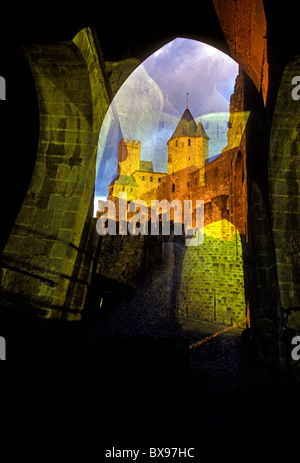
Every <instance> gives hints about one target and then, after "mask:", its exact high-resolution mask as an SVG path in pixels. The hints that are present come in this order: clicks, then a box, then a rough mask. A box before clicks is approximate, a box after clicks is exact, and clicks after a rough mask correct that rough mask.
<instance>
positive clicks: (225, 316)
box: [98, 82, 247, 325]
mask: <svg viewBox="0 0 300 463" xmlns="http://www.w3.org/2000/svg"><path fill="white" fill-rule="evenodd" d="M240 84H241V83H240V82H239V85H240ZM246 122H247V115H245V114H244V113H243V112H241V111H235V108H234V107H233V105H232V106H231V113H230V124H229V129H228V146H227V147H226V148H225V149H224V150H223V152H222V154H220V156H218V157H217V158H216V159H214V160H213V161H211V162H208V159H209V151H208V149H209V148H208V146H209V145H208V141H209V138H208V136H207V134H206V132H205V130H204V128H203V125H202V123H201V119H200V120H199V122H198V125H197V124H196V122H195V120H194V118H193V116H192V114H191V113H190V111H189V109H188V107H187V108H186V109H185V111H184V113H183V115H182V118H181V119H180V121H179V123H178V125H177V127H176V128H175V131H174V133H173V135H172V137H171V139H170V140H169V141H168V172H167V173H161V172H153V165H152V162H149V161H143V160H142V159H141V151H142V147H141V143H140V142H139V141H135V140H124V139H121V140H120V143H119V153H118V173H117V176H116V177H115V178H114V180H113V181H112V182H111V184H110V185H109V195H108V200H109V201H111V202H112V203H113V204H115V209H116V216H115V220H117V221H118V218H119V217H120V216H121V215H122V217H123V220H125V221H126V220H127V221H128V222H129V223H128V225H129V224H130V222H131V221H132V217H134V215H136V216H138V215H139V214H140V209H141V207H142V206H139V204H138V203H139V201H140V202H143V203H144V204H145V206H146V205H147V207H148V211H149V216H147V219H145V224H146V227H142V226H141V227H140V233H138V236H132V237H130V236H127V238H126V237H125V236H123V237H122V236H119V237H114V236H108V235H106V236H103V245H102V250H101V254H100V258H99V261H98V262H99V263H98V272H99V274H100V275H102V276H105V277H108V278H110V279H112V280H114V279H115V280H117V281H118V282H120V283H122V284H129V285H133V286H136V284H137V280H138V275H139V273H140V272H141V270H142V268H143V265H144V263H143V262H144V253H145V250H144V242H145V235H151V222H149V223H148V219H151V220H153V217H152V216H151V217H150V211H151V205H152V204H153V202H154V201H157V202H158V201H159V202H160V203H161V204H163V201H165V202H167V203H168V205H169V213H170V216H169V219H170V221H171V224H173V225H174V228H171V230H172V231H171V232H170V234H171V233H173V234H174V235H177V233H175V228H176V224H177V223H178V221H179V222H180V224H184V225H185V228H184V229H183V230H182V233H183V234H184V233H185V232H186V230H187V228H186V215H185V212H184V209H185V207H183V205H184V206H186V205H187V204H191V206H192V208H193V210H192V226H193V227H195V226H196V225H197V224H198V223H199V222H197V221H196V207H197V206H196V205H197V203H199V202H200V200H201V203H202V204H203V202H204V211H203V213H204V224H203V222H202V227H201V230H200V231H199V232H197V231H196V234H195V238H197V233H199V236H200V234H201V240H199V243H198V245H197V243H195V239H194V240H193V242H192V240H191V241H190V245H188V241H187V240H186V241H185V245H186V246H184V244H183V243H184V241H182V243H180V239H179V244H177V243H176V242H173V240H175V241H176V239H175V236H172V237H169V238H168V237H167V238H165V239H164V241H165V240H166V239H167V240H168V241H169V246H173V247H174V246H180V247H182V252H183V260H182V266H181V273H180V278H179V282H178V285H177V288H176V292H177V295H176V302H175V306H176V310H175V312H176V314H177V316H179V318H186V317H188V318H195V319H198V320H207V321H212V322H218V323H224V324H227V325H233V324H235V323H239V322H241V321H243V320H245V318H246V303H245V294H244V269H243V245H244V244H245V235H246V226H245V224H246V210H247V208H246V182H245V179H246V172H245V162H244V156H245V155H244V152H245V146H244V145H245V137H244V129H245V125H246ZM122 195H123V197H124V201H125V203H126V204H125V205H124V204H123V205H122V206H121V204H122V202H121V201H120V198H122ZM172 202H173V204H174V205H175V204H176V203H177V204H178V202H180V203H181V205H182V207H181V208H180V212H179V215H178V206H175V207H172ZM100 203H101V207H100V210H99V211H98V218H99V219H98V225H99V224H100V222H101V223H102V222H103V223H102V225H103V224H104V214H105V215H106V214H107V211H108V206H109V204H112V203H106V202H104V201H102V202H99V206H100ZM132 203H135V204H134V206H135V207H132V206H133V204H132ZM170 206H171V207H170ZM124 207H125V209H124ZM147 207H145V210H146V211H147ZM202 207H203V206H202ZM121 209H122V210H121ZM160 212H161V220H162V230H164V213H165V210H164V209H163V208H161V209H160ZM119 213H120V216H119ZM146 214H147V212H146ZM180 215H181V217H179V216H180ZM101 217H103V219H102V220H101ZM140 217H142V216H141V215H140ZM105 219H106V217H105ZM146 222H147V223H146ZM124 223H125V224H126V222H124ZM140 223H142V221H141V220H140ZM203 225H204V227H203ZM98 228H99V230H100V227H98ZM121 228H122V225H121V224H120V222H119V228H118V231H120V229H121ZM124 233H125V234H127V233H129V234H132V233H131V232H130V227H129V232H127V230H126V231H124ZM108 234H110V231H108ZM116 234H117V233H116ZM165 234H166V233H164V232H163V235H165ZM143 235H144V236H143ZM147 238H148V243H149V246H150V249H151V246H152V244H153V243H152V244H151V239H150V238H151V237H150V236H148V237H147ZM152 238H153V239H154V238H155V237H154V236H153V237H152ZM203 238H204V239H203ZM149 239H150V241H149ZM137 240H138V241H137ZM114 243H115V244H116V247H117V249H118V250H117V249H116V252H115V251H114V252H112V249H114ZM122 243H123V244H122ZM126 244H128V246H126ZM156 245H157V243H154V244H153V246H156ZM120 246H121V247H120ZM148 249H149V247H148ZM174 252H175V251H174ZM108 255H109V259H107V258H106V257H108ZM161 257H162V259H163V258H164V254H162V256H161ZM105 263H106V264H105ZM169 271H170V275H171V274H173V273H174V271H175V269H174V268H173V267H172V268H170V269H169ZM173 302H174V301H173Z"/></svg>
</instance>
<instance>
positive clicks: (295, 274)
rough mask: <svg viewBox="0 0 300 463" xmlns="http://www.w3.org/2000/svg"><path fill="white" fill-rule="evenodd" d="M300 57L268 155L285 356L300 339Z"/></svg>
mask: <svg viewBox="0 0 300 463" xmlns="http://www.w3.org/2000/svg"><path fill="white" fill-rule="evenodd" d="M297 75H298V76H299V75H300V56H299V55H298V56H296V57H295V58H294V59H293V60H292V61H291V62H290V63H289V64H288V65H287V66H286V68H285V71H284V73H283V76H282V80H281V84H280V88H279V92H278V97H277V101H276V106H275V111H274V117H273V123H272V130H271V140H270V152H269V198H270V209H271V222H272V232H273V239H274V245H275V258H276V267H277V274H278V284H279V293H280V304H281V317H282V325H283V331H284V333H285V337H286V342H287V345H286V350H287V352H286V354H287V357H288V360H289V361H290V362H291V364H292V368H293V369H295V370H296V369H298V373H297V374H298V377H299V378H300V366H299V362H298V363H297V362H293V361H292V359H291V356H290V351H291V338H292V337H293V336H294V335H300V234H299V229H300V160H299V155H300V124H299V121H300V101H299V100H294V99H293V98H292V94H291V92H292V89H293V88H294V86H293V85H291V82H292V79H293V77H294V76H297Z"/></svg>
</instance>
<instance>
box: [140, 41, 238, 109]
mask: <svg viewBox="0 0 300 463" xmlns="http://www.w3.org/2000/svg"><path fill="white" fill-rule="evenodd" d="M143 65H144V66H145V68H146V70H147V72H148V74H149V75H150V76H151V77H152V79H153V80H155V82H156V83H157V84H158V85H159V87H160V89H161V91H162V92H163V94H164V96H165V97H166V94H168V98H169V101H170V102H171V103H172V104H173V106H174V107H175V108H176V109H177V110H178V111H179V112H180V114H182V112H183V110H184V108H185V98H186V93H187V92H189V107H190V110H191V112H192V114H193V115H194V116H195V117H196V116H198V115H199V114H207V113H209V112H210V110H209V109H210V108H209V96H210V93H211V92H212V91H213V89H214V86H216V89H217V90H218V91H219V92H220V93H221V94H222V95H223V96H224V97H225V98H226V99H227V100H230V95H231V94H232V92H233V88H234V81H235V77H236V75H237V73H238V64H237V63H236V62H235V61H233V60H232V59H231V58H230V57H229V56H228V55H226V54H225V53H222V52H221V51H220V50H218V49H216V48H214V47H212V46H210V45H207V44H205V43H202V42H199V41H197V40H189V39H183V38H177V39H175V40H173V41H172V42H169V43H168V44H167V45H165V46H164V47H162V48H160V49H159V50H158V51H157V52H156V53H154V54H153V55H151V56H150V57H149V58H148V59H146V60H145V61H144V63H143Z"/></svg>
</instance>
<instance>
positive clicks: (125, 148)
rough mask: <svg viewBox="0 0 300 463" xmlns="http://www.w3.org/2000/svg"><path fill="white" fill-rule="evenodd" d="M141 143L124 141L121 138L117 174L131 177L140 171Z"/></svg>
mask: <svg viewBox="0 0 300 463" xmlns="http://www.w3.org/2000/svg"><path fill="white" fill-rule="evenodd" d="M140 155H141V142H140V141H135V140H132V141H131V140H127V141H125V139H124V138H122V139H121V140H120V142H119V154H118V174H120V173H121V171H122V175H132V174H133V173H134V172H135V171H137V170H140Z"/></svg>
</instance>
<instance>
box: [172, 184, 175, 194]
mask: <svg viewBox="0 0 300 463" xmlns="http://www.w3.org/2000/svg"><path fill="white" fill-rule="evenodd" d="M172 192H173V193H174V192H175V183H173V185H172Z"/></svg>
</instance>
